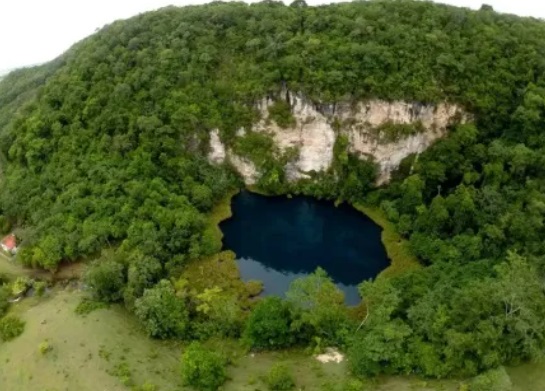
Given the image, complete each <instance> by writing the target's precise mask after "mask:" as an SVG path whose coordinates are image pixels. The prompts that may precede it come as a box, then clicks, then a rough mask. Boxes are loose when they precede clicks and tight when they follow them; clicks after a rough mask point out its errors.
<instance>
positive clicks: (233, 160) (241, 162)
mask: <svg viewBox="0 0 545 391" xmlns="http://www.w3.org/2000/svg"><path fill="white" fill-rule="evenodd" d="M208 160H209V161H211V162H212V163H216V164H220V163H223V162H225V161H228V162H229V163H230V164H231V165H232V166H233V167H234V168H235V169H236V170H237V171H238V173H239V174H240V175H241V176H242V177H243V178H244V182H246V184H247V185H253V184H255V183H256V181H257V179H258V178H259V173H258V171H257V169H256V167H255V165H254V164H253V163H252V162H251V161H249V160H248V159H245V158H243V157H241V156H237V155H236V154H235V153H234V152H233V151H231V149H229V148H226V147H225V144H223V143H222V141H221V139H220V135H219V130H218V129H214V130H213V131H211V132H210V150H209V153H208Z"/></svg>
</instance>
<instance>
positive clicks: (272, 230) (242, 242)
mask: <svg viewBox="0 0 545 391" xmlns="http://www.w3.org/2000/svg"><path fill="white" fill-rule="evenodd" d="M231 208H232V211H233V216H232V217H231V218H229V219H227V220H225V221H223V222H222V223H221V224H220V228H221V230H222V232H223V234H224V237H223V247H224V249H229V250H233V251H234V252H235V253H236V254H237V262H238V266H239V269H240V275H241V278H242V279H243V280H245V281H247V280H261V281H263V283H264V285H265V290H264V291H263V294H264V295H271V294H275V295H279V296H283V295H284V293H285V292H286V291H287V290H288V287H289V285H290V283H291V282H292V281H293V280H294V279H296V278H299V277H304V276H306V275H308V274H309V273H312V272H313V271H314V270H316V268H317V267H318V266H320V267H322V268H323V269H325V270H326V271H327V273H328V274H329V275H330V276H331V278H333V280H334V281H335V283H336V284H337V286H338V287H339V288H340V289H341V290H342V291H343V292H344V294H345V297H346V304H348V305H355V304H357V303H358V302H359V301H360V297H359V294H358V290H357V286H358V284H359V283H361V282H362V281H363V280H366V279H370V278H374V277H376V276H377V274H378V273H380V272H381V271H382V270H383V269H385V268H386V267H387V266H388V265H389V263H390V262H389V260H388V257H387V255H386V251H385V249H384V247H383V245H382V242H381V240H380V235H381V228H380V227H379V226H378V225H376V224H375V223H374V222H373V221H372V220H371V219H369V218H368V217H367V216H365V215H364V214H362V213H360V212H358V211H357V210H355V209H354V208H352V207H350V206H349V205H346V204H342V205H340V206H338V207H335V205H334V204H333V203H332V202H326V201H320V200H317V199H314V198H310V197H302V196H301V197H299V196H297V197H293V198H287V197H265V196H261V195H258V194H253V193H249V192H247V191H242V192H240V193H239V194H237V195H236V196H234V197H233V199H232V203H231Z"/></svg>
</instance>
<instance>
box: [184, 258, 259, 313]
mask: <svg viewBox="0 0 545 391" xmlns="http://www.w3.org/2000/svg"><path fill="white" fill-rule="evenodd" d="M180 279H181V280H186V281H191V288H192V289H193V290H194V292H192V293H193V294H195V293H200V292H203V291H204V290H205V289H207V288H208V289H210V288H214V287H218V288H221V289H222V291H224V292H228V293H230V294H232V295H233V296H236V297H237V298H238V300H239V303H240V305H241V307H243V308H249V307H250V305H251V302H252V300H251V299H252V296H255V294H256V293H255V288H254V286H253V285H254V284H253V283H252V282H251V281H249V282H244V281H242V280H241V279H240V272H239V269H238V265H237V262H236V260H235V253H234V252H232V251H222V252H221V253H218V254H215V255H212V256H209V257H205V258H201V259H199V260H196V261H192V262H191V263H190V264H189V265H187V267H186V268H185V269H184V271H183V273H182V275H181V277H180Z"/></svg>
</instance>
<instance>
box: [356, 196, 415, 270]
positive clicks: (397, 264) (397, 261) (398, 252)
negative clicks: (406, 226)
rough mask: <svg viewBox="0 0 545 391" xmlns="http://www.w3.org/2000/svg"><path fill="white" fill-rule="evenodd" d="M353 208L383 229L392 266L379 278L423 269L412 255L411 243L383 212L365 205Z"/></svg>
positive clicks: (357, 205) (382, 237) (383, 238)
mask: <svg viewBox="0 0 545 391" xmlns="http://www.w3.org/2000/svg"><path fill="white" fill-rule="evenodd" d="M353 207H354V208H355V209H357V210H359V211H360V212H362V213H363V214H365V215H366V216H368V217H369V218H370V219H371V220H373V221H374V222H375V224H377V225H379V226H380V227H381V228H382V235H381V240H382V244H383V245H384V248H385V249H386V253H387V254H388V258H390V261H391V264H390V266H389V267H387V268H386V269H384V270H383V271H382V272H381V273H380V274H379V277H394V276H396V275H399V274H402V273H405V272H407V271H409V270H414V269H417V268H420V267H422V265H421V264H420V262H418V259H417V258H416V257H415V256H414V254H413V253H412V251H411V248H410V246H409V242H408V241H407V240H405V239H403V238H402V237H401V235H399V233H398V232H397V230H396V228H395V225H394V224H393V223H392V222H391V221H389V220H388V219H387V218H386V216H385V215H384V212H383V211H382V210H380V209H379V208H376V207H370V206H366V205H363V204H354V205H353Z"/></svg>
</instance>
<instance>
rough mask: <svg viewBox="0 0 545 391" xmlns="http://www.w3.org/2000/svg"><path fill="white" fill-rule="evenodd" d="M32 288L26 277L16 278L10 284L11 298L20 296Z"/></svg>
mask: <svg viewBox="0 0 545 391" xmlns="http://www.w3.org/2000/svg"><path fill="white" fill-rule="evenodd" d="M31 286H32V281H31V280H30V279H29V278H28V277H17V279H16V280H15V281H14V282H13V283H12V284H11V293H12V294H13V296H22V295H24V294H25V293H26V292H27V291H28V289H29V288H30V287H31Z"/></svg>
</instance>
